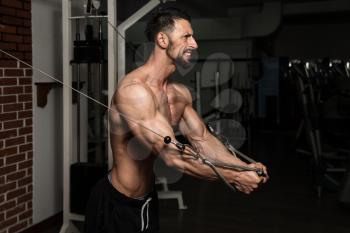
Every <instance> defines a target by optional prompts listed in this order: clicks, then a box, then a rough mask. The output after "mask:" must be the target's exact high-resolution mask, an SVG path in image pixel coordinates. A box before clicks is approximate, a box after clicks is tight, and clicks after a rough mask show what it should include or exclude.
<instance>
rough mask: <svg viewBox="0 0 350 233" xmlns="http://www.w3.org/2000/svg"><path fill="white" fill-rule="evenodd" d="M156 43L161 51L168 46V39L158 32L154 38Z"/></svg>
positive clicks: (165, 35)
mask: <svg viewBox="0 0 350 233" xmlns="http://www.w3.org/2000/svg"><path fill="white" fill-rule="evenodd" d="M156 43H157V44H158V45H159V47H161V48H162V49H166V48H167V47H168V45H169V37H168V35H167V34H165V33H164V32H159V33H158V34H157V36H156Z"/></svg>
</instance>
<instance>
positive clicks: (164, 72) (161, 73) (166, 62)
mask: <svg viewBox="0 0 350 233" xmlns="http://www.w3.org/2000/svg"><path fill="white" fill-rule="evenodd" d="M145 67H147V69H148V70H149V79H150V81H151V82H152V83H154V84H157V85H159V86H164V85H166V83H167V80H168V78H169V77H170V75H171V74H172V73H174V72H175V70H176V66H175V64H174V61H172V60H171V59H170V58H169V57H168V56H167V54H166V52H165V50H162V49H160V48H158V47H156V48H155V49H154V50H153V53H152V54H151V56H150V57H149V58H148V60H147V62H146V64H145Z"/></svg>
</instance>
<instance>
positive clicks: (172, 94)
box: [156, 89, 186, 126]
mask: <svg viewBox="0 0 350 233" xmlns="http://www.w3.org/2000/svg"><path fill="white" fill-rule="evenodd" d="M156 101H157V103H158V104H157V109H158V111H159V112H160V113H161V114H162V115H163V116H164V117H165V118H166V119H167V120H168V122H169V123H170V124H171V125H172V126H176V125H178V124H179V122H180V120H181V118H182V115H183V113H184V110H185V106H186V102H185V101H184V98H181V96H180V95H179V93H177V92H176V91H174V90H171V89H170V90H167V91H166V92H162V93H157V94H156Z"/></svg>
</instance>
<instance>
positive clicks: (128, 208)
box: [86, 8, 267, 233]
mask: <svg viewBox="0 0 350 233" xmlns="http://www.w3.org/2000/svg"><path fill="white" fill-rule="evenodd" d="M146 35H147V37H148V39H149V40H151V41H153V42H154V43H155V45H154V50H153V53H152V54H151V56H150V57H149V59H148V61H147V62H146V63H145V64H144V65H143V66H141V67H139V68H137V69H136V70H134V71H132V72H131V73H129V74H128V75H126V76H125V77H124V79H123V80H122V81H121V82H120V83H119V85H118V88H117V90H116V92H115V95H114V98H113V101H112V104H111V108H112V109H113V110H114V111H110V125H111V129H110V130H111V146H112V151H113V156H114V162H113V168H112V170H111V172H110V173H109V176H108V179H107V178H105V179H103V180H102V181H100V182H99V183H98V184H97V186H96V187H95V189H94V191H93V192H92V195H91V198H90V201H89V204H88V208H87V215H86V223H87V225H86V226H87V227H86V229H87V232H91V233H92V232H93V233H96V232H120V233H129V232H130V233H131V232H132V233H133V232H158V207H157V201H158V200H157V195H156V191H155V188H154V174H153V162H154V159H155V158H156V157H157V156H160V157H161V158H162V159H163V160H164V161H165V163H166V164H167V165H168V166H170V167H174V168H176V169H179V170H181V171H183V172H184V173H187V174H190V175H193V176H196V177H200V178H204V179H217V176H216V174H215V173H214V172H213V170H212V169H210V168H209V167H208V166H207V165H205V164H203V163H202V162H201V161H200V160H193V159H187V158H186V156H183V154H182V152H181V151H179V149H178V148H177V147H176V146H175V145H174V144H165V143H164V141H163V138H162V137H160V136H159V135H163V136H170V137H171V139H172V141H176V139H175V135H174V131H173V128H174V127H177V128H178V129H179V130H180V131H181V133H182V134H183V135H184V136H185V137H186V138H187V139H188V141H189V142H190V144H191V145H192V146H193V147H194V148H197V149H198V150H200V152H201V153H202V154H204V155H205V156H207V157H208V158H210V159H213V160H216V161H221V162H226V163H232V164H238V165H245V166H251V167H258V168H261V169H262V170H263V171H264V173H265V174H267V171H266V168H265V166H264V165H262V164H260V163H256V164H249V165H247V164H246V163H244V162H243V161H241V160H239V159H238V158H236V157H234V156H232V154H230V153H229V152H228V150H227V149H226V148H225V146H224V145H223V144H222V143H221V142H220V141H219V140H218V139H217V138H215V137H214V136H213V135H212V134H210V132H208V130H207V128H206V126H205V124H204V123H203V120H202V119H201V118H200V117H199V116H198V115H197V113H196V112H195V110H194V109H193V107H192V105H191V103H192V99H191V94H190V92H189V90H188V89H187V88H186V87H185V86H184V85H181V84H178V83H175V82H171V81H170V80H168V78H169V76H170V75H171V74H172V73H173V72H174V71H175V69H176V67H177V66H178V65H187V64H189V62H190V58H191V55H192V53H193V51H194V50H196V49H197V43H196V41H195V39H194V36H193V30H192V28H191V24H190V18H189V16H188V15H187V14H186V13H185V12H183V11H181V10H177V9H173V8H171V9H170V8H168V9H163V10H160V11H159V12H158V13H157V14H156V15H155V16H154V17H153V18H152V19H151V20H150V21H149V22H148V24H147V28H146ZM183 153H190V151H188V152H186V151H184V152H183ZM219 170H220V173H221V174H222V175H223V176H224V177H225V178H226V179H227V180H228V181H229V182H230V183H232V184H233V185H234V186H235V187H236V188H237V189H238V190H240V191H242V192H244V193H247V194H248V193H250V192H252V191H253V190H254V189H256V188H257V187H258V185H259V183H264V182H266V180H267V178H266V177H259V176H258V175H257V174H256V173H255V172H253V171H234V170H230V169H223V168H221V169H219Z"/></svg>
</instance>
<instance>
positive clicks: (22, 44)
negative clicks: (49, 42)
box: [0, 0, 33, 233]
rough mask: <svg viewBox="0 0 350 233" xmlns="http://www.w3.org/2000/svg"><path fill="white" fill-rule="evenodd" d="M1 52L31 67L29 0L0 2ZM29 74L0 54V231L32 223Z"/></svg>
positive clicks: (5, 231)
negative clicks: (3, 51) (9, 54)
mask: <svg viewBox="0 0 350 233" xmlns="http://www.w3.org/2000/svg"><path fill="white" fill-rule="evenodd" d="M0 49H2V50H5V51H6V52H8V53H11V54H12V55H14V56H16V57H18V58H19V59H21V60H24V61H26V62H28V63H30V64H31V63H32V37H31V0H0ZM32 98H33V97H32V70H31V69H30V68H29V67H26V66H25V65H23V64H21V63H20V62H18V61H16V60H14V59H11V58H9V57H8V56H6V55H5V54H3V53H2V52H0V233H12V232H20V231H22V230H23V229H25V228H28V227H29V226H30V225H31V224H32V215H33V214H32V212H33V211H32V199H33V175H32V173H33V168H32V167H33V128H32V124H33V110H32Z"/></svg>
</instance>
